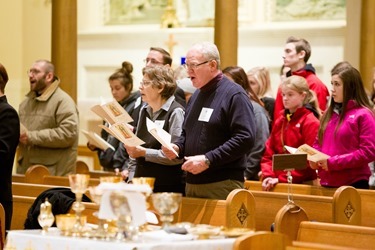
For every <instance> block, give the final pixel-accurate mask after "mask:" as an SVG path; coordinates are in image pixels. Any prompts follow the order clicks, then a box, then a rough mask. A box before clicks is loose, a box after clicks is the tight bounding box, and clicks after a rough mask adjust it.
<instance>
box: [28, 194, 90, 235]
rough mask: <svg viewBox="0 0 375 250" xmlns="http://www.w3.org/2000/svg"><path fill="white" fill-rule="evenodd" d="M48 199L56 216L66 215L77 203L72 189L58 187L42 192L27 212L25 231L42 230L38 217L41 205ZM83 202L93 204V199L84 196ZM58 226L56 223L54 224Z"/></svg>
mask: <svg viewBox="0 0 375 250" xmlns="http://www.w3.org/2000/svg"><path fill="white" fill-rule="evenodd" d="M46 198H48V201H49V202H50V203H51V205H52V213H53V215H54V216H56V215H58V214H66V213H68V212H69V210H70V207H71V206H72V204H73V202H74V201H75V194H74V193H73V192H72V191H71V190H70V188H64V187H56V188H50V189H48V190H46V191H44V192H42V193H41V194H40V195H39V196H38V197H37V198H36V199H35V201H34V203H33V204H32V205H31V207H30V209H29V211H28V212H27V218H26V220H25V224H24V227H25V229H40V228H41V226H40V225H39V223H38V216H39V213H40V205H41V204H42V203H43V202H45V200H46ZM82 201H83V202H91V199H90V198H89V197H87V195H85V194H83V197H82ZM53 226H56V223H55V222H54V223H53Z"/></svg>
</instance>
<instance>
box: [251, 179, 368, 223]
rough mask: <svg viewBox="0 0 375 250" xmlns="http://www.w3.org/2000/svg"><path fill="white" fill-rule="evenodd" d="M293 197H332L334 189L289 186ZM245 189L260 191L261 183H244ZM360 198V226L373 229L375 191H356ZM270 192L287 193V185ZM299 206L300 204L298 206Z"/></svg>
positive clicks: (298, 185)
mask: <svg viewBox="0 0 375 250" xmlns="http://www.w3.org/2000/svg"><path fill="white" fill-rule="evenodd" d="M291 186H292V189H291V190H292V193H293V196H295V195H296V194H303V195H314V196H316V195H320V196H327V197H333V195H334V193H335V191H336V190H337V189H336V188H325V187H321V186H312V185H305V184H291ZM245 188H246V189H248V190H250V191H259V192H264V191H262V183H261V182H260V181H245ZM357 191H358V193H359V195H360V197H361V210H362V214H361V217H362V220H361V223H360V224H361V225H362V226H373V227H375V220H374V219H373V218H374V217H375V211H374V208H373V205H372V204H375V190H364V189H357ZM271 192H276V193H288V184H287V183H278V184H277V185H276V186H275V187H274V188H273V189H272V190H271ZM299 205H300V204H299ZM302 207H303V206H302Z"/></svg>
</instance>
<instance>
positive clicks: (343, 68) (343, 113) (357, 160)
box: [310, 62, 375, 189]
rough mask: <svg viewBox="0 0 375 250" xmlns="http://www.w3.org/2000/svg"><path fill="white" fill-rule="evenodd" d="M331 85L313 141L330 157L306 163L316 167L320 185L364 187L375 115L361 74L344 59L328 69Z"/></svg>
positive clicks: (374, 149)
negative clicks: (316, 137) (327, 103)
mask: <svg viewBox="0 0 375 250" xmlns="http://www.w3.org/2000/svg"><path fill="white" fill-rule="evenodd" d="M331 84H332V99H331V102H330V105H329V107H328V109H327V110H326V112H325V113H324V114H323V116H322V118H321V124H320V127H319V132H318V140H317V141H316V143H315V144H314V147H315V148H316V149H317V150H319V151H321V152H323V153H325V154H327V155H329V156H330V158H329V159H328V160H322V161H319V162H317V163H313V162H310V166H311V167H312V168H314V169H318V174H319V177H320V184H321V185H322V186H325V187H340V186H344V185H347V186H353V187H355V188H362V189H368V188H369V183H368V181H369V177H370V174H371V172H370V168H369V166H368V164H369V163H370V162H372V161H374V160H375V141H374V138H373V137H374V131H375V117H374V112H373V111H372V108H371V105H370V102H369V99H368V97H367V95H366V92H365V89H364V86H363V82H362V78H361V75H360V73H359V71H358V70H357V69H355V68H354V67H353V66H352V65H350V64H349V63H348V62H340V63H338V64H337V65H336V66H334V67H333V69H332V71H331Z"/></svg>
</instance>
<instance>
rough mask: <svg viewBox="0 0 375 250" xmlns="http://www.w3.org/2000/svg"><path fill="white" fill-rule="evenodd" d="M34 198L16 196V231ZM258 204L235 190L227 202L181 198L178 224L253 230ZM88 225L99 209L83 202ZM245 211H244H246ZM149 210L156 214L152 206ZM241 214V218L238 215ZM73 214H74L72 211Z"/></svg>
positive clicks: (14, 217)
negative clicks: (186, 223) (256, 205)
mask: <svg viewBox="0 0 375 250" xmlns="http://www.w3.org/2000/svg"><path fill="white" fill-rule="evenodd" d="M34 200H35V197H29V196H20V195H13V207H14V208H13V211H14V212H13V220H12V228H11V229H12V230H13V229H23V225H24V222H25V219H26V216H27V212H28V209H29V208H30V207H31V205H32V204H33V202H34ZM254 203H255V201H254V198H253V196H252V194H251V193H250V192H249V191H247V190H243V189H237V190H234V191H232V193H231V194H230V195H229V196H228V198H227V200H209V199H199V198H186V197H183V198H182V202H181V205H180V208H179V211H178V212H176V214H175V222H191V223H195V224H210V225H214V226H223V225H225V226H227V227H242V228H250V229H254V225H255V217H254V210H255V205H254ZM83 204H84V205H85V210H84V211H83V212H82V214H84V215H86V216H87V222H89V223H97V218H96V217H95V216H94V215H93V214H94V213H95V212H96V211H98V208H99V206H98V205H97V204H95V203H87V202H84V203H83ZM244 209H245V210H246V211H245V210H244ZM150 210H153V211H155V209H154V208H153V207H151V209H150ZM239 212H241V216H239V215H237V214H238V213H239ZM70 213H74V211H73V210H70Z"/></svg>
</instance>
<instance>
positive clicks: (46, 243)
mask: <svg viewBox="0 0 375 250" xmlns="http://www.w3.org/2000/svg"><path fill="white" fill-rule="evenodd" d="M188 238H189V237H187V239H188ZM234 240H235V239H233V238H228V239H209V240H181V238H180V239H179V240H176V241H171V240H163V238H160V239H159V240H158V241H147V242H116V241H102V240H94V239H84V238H74V237H65V236H60V231H59V230H58V229H57V228H50V229H49V231H48V233H47V234H46V235H42V234H41V230H12V231H9V232H8V236H7V242H6V246H5V248H4V249H5V250H15V249H17V250H24V249H27V250H52V249H53V250H95V249H106V250H109V249H110V250H165V249H168V250H192V249H194V250H231V249H232V247H233V243H234Z"/></svg>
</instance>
